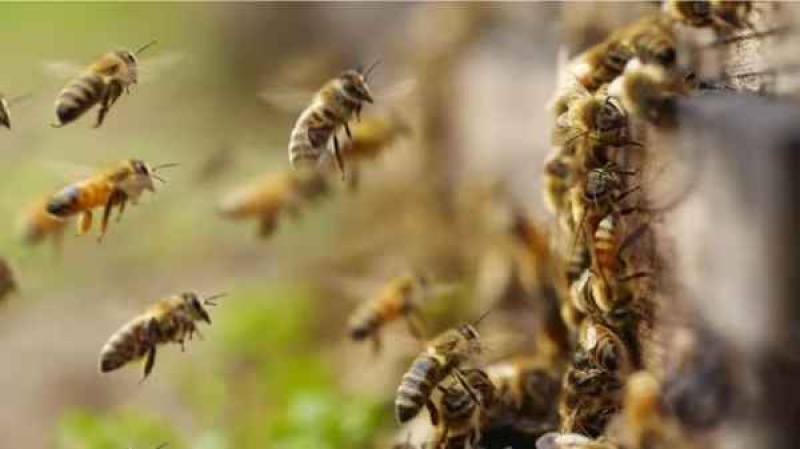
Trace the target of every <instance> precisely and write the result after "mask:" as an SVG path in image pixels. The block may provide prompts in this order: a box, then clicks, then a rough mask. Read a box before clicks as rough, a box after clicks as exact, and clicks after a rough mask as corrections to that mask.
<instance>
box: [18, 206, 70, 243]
mask: <svg viewBox="0 0 800 449" xmlns="http://www.w3.org/2000/svg"><path fill="white" fill-rule="evenodd" d="M49 199H50V196H49V195H48V196H47V197H46V198H44V199H42V200H40V201H36V202H35V203H33V204H31V205H30V207H28V208H27V209H25V210H24V211H23V213H22V215H21V217H20V222H19V229H20V235H21V237H22V240H23V241H24V242H26V243H29V244H32V245H33V244H37V243H39V242H41V241H42V240H44V239H45V238H46V237H48V236H49V237H51V238H52V240H53V244H54V245H55V247H56V248H60V247H61V242H62V240H63V237H64V231H65V230H66V226H67V220H65V219H63V218H60V217H56V216H54V215H52V214H50V213H49V212H47V203H48V201H49Z"/></svg>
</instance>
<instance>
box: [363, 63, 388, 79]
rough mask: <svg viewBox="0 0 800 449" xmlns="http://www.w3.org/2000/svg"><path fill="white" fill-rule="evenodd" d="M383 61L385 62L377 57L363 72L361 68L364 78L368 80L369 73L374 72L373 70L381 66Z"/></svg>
mask: <svg viewBox="0 0 800 449" xmlns="http://www.w3.org/2000/svg"><path fill="white" fill-rule="evenodd" d="M381 62H383V61H381V60H380V59H376V60H375V62H373V63H372V64H371V65H370V66H369V67H367V69H366V70H364V71H363V72H362V71H361V70H359V72H361V75H362V76H363V77H364V80H367V79H369V75H370V73H372V71H373V70H374V69H375V67H377V66H379V65H380V63H381Z"/></svg>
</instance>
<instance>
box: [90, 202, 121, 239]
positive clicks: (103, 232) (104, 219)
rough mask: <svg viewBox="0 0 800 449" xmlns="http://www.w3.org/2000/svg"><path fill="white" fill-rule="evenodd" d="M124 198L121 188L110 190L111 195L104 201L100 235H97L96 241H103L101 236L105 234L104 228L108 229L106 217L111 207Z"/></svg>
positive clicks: (109, 214)
mask: <svg viewBox="0 0 800 449" xmlns="http://www.w3.org/2000/svg"><path fill="white" fill-rule="evenodd" d="M124 198H125V193H124V192H122V191H121V190H114V191H112V192H111V195H109V196H108V200H107V201H106V206H105V208H104V209H103V220H102V221H101V222H100V235H99V236H98V237H97V241H98V242H102V241H103V237H104V236H105V235H106V230H107V229H108V219H109V218H110V217H111V208H112V207H114V205H115V204H117V203H118V202H120V201H123V200H124Z"/></svg>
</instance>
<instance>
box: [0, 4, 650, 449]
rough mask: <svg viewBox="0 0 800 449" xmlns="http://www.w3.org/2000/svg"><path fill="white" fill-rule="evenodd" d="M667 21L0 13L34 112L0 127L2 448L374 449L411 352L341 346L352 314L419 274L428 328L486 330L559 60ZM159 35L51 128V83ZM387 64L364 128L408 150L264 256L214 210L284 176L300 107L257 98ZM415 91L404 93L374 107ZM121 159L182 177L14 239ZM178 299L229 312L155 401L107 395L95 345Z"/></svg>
mask: <svg viewBox="0 0 800 449" xmlns="http://www.w3.org/2000/svg"><path fill="white" fill-rule="evenodd" d="M656 7H657V6H653V5H651V4H625V5H619V4H617V5H612V4H607V5H604V7H602V8H599V7H597V5H576V4H572V5H558V4H494V5H476V4H470V5H467V4H427V5H420V4H357V3H350V4H314V3H308V4H291V5H288V4H235V3H225V4H213V3H210V4H157V3H153V4H124V3H121V4H4V5H3V6H2V7H0V48H2V49H3V51H2V55H3V56H2V58H3V68H2V72H1V73H2V75H0V90H1V91H2V92H3V93H4V94H5V95H7V96H10V97H13V96H16V95H20V94H24V93H31V94H32V97H30V98H29V99H28V100H26V101H24V102H21V103H19V104H18V105H15V107H14V108H13V111H12V126H13V129H12V130H11V132H8V131H6V130H2V131H0V158H2V165H1V166H0V173H2V176H0V189H1V190H2V191H3V192H4V194H3V195H0V217H3V219H2V220H0V250H1V251H2V253H1V254H2V256H4V257H6V258H8V259H9V261H10V262H11V263H12V265H13V267H14V268H15V270H16V272H17V273H18V276H19V280H20V284H21V290H22V291H21V293H20V294H19V295H17V296H16V297H14V298H12V300H10V301H9V302H8V303H7V304H4V305H3V308H2V311H0V312H1V313H0V354H2V355H3V357H4V361H3V364H2V369H0V388H2V400H0V445H2V446H3V447H37V448H44V447H50V448H56V449H78V448H81V449H112V448H113V449H118V448H127V447H131V448H134V449H150V448H153V447H155V446H156V445H157V444H159V443H161V442H169V444H170V447H171V448H197V449H227V448H230V449H233V448H236V449H255V448H264V447H280V448H312V447H313V448H334V447H348V448H360V447H377V446H379V445H382V447H385V442H386V441H388V439H389V438H391V437H392V436H394V432H395V431H396V428H395V425H394V423H393V418H392V398H393V392H394V389H395V388H396V383H397V379H399V376H400V373H401V370H402V369H403V368H404V367H405V366H406V364H407V363H408V361H409V359H410V358H411V357H413V355H414V354H415V352H416V351H417V350H418V346H417V344H416V343H415V342H414V341H413V340H412V339H411V338H410V337H408V336H407V335H406V333H405V332H404V329H403V328H402V326H397V327H399V329H398V328H397V327H395V326H393V327H392V328H391V329H389V333H388V335H387V336H386V340H387V342H391V344H387V345H385V346H386V348H385V349H386V350H385V351H384V353H383V354H382V355H381V356H380V357H378V358H376V357H374V356H373V355H372V353H371V351H370V348H369V347H367V345H355V344H352V343H350V342H349V341H348V339H347V335H346V332H345V323H346V320H347V316H348V314H349V312H350V311H351V310H352V309H353V308H354V307H355V305H356V304H357V303H358V301H360V300H363V299H365V298H366V297H367V296H368V295H369V293H370V292H371V291H372V289H371V287H370V286H372V285H375V284H377V285H380V283H381V282H382V281H385V280H387V279H389V278H390V277H392V276H394V275H397V274H401V273H403V272H405V271H407V270H409V269H420V270H427V271H429V272H432V273H434V274H435V275H436V276H437V277H439V278H441V279H444V280H447V281H450V282H453V283H457V284H458V285H459V286H460V287H459V288H458V289H457V290H456V292H455V293H453V294H452V295H450V296H449V297H448V298H445V299H443V300H442V302H440V303H436V304H430V305H429V307H426V314H428V315H429V316H430V321H431V323H432V325H433V327H434V330H436V329H441V328H444V327H446V326H448V325H452V324H454V323H457V322H459V321H460V320H464V319H467V318H469V317H474V316H476V314H477V313H479V312H480V311H482V309H483V308H484V307H485V306H486V305H487V304H489V303H490V302H491V301H492V300H493V294H494V293H493V292H492V290H491V288H488V293H487V288H486V287H485V286H484V285H482V283H483V282H486V278H487V275H486V274H485V273H484V265H485V264H486V258H487V254H494V253H496V252H497V249H498V248H502V246H503V243H502V237H501V234H502V232H501V231H500V228H502V226H498V224H497V221H498V220H494V219H493V217H495V214H493V213H492V210H493V209H492V206H493V204H495V203H497V202H498V198H499V199H501V200H502V201H510V202H513V203H515V204H520V205H522V207H523V208H525V209H527V210H530V211H531V212H533V213H537V212H541V210H542V206H541V194H540V190H539V188H538V186H539V184H540V179H539V173H540V172H541V169H542V165H543V162H544V157H545V154H546V152H547V151H548V143H549V129H550V126H551V122H550V118H549V116H548V115H547V114H546V112H545V106H546V104H547V101H548V100H549V98H550V96H551V94H552V92H553V89H554V86H555V79H556V68H557V64H556V61H557V54H558V49H559V46H562V47H564V48H566V49H567V50H568V51H570V52H571V53H574V52H575V51H577V50H580V49H582V48H585V47H586V46H587V45H588V44H590V43H593V42H596V41H597V40H599V39H601V38H602V37H603V36H604V35H605V33H606V32H607V30H608V29H610V28H612V27H614V26H615V25H617V24H619V23H625V22H626V21H628V20H629V19H631V18H633V17H637V16H638V15H639V14H640V13H641V12H642V11H644V10H647V9H653V8H656ZM565 11H568V13H565ZM151 39H157V40H158V44H157V46H155V47H153V48H152V49H151V50H148V52H147V53H146V54H143V55H142V58H141V62H140V64H141V71H142V72H143V75H142V78H143V80H142V82H141V84H140V85H139V86H137V87H135V88H134V89H133V90H132V93H131V95H129V96H123V97H122V98H121V99H120V101H119V102H118V103H117V104H116V105H115V107H114V108H113V109H112V110H111V112H110V113H109V116H108V118H107V121H106V124H105V125H104V126H103V127H102V128H101V129H98V130H95V129H92V128H91V121H92V120H91V117H86V118H84V119H83V120H80V121H78V122H76V123H74V124H72V125H69V126H67V127H65V128H63V129H52V128H50V126H49V123H50V122H51V121H52V120H54V113H53V109H54V108H53V101H54V99H55V96H56V95H57V93H58V91H59V90H60V89H61V87H62V86H63V84H64V83H65V81H66V79H65V78H63V76H60V75H59V74H57V73H54V72H55V71H54V70H52V68H53V67H55V66H62V65H63V64H62V61H72V62H74V63H76V64H86V63H88V62H90V61H91V59H92V58H94V57H96V56H97V55H99V54H101V53H103V52H105V51H108V50H111V49H116V48H133V47H137V46H139V45H141V44H142V43H144V42H147V41H149V40H151ZM378 58H380V59H381V60H382V61H383V62H382V64H381V65H380V66H379V67H378V69H377V70H376V71H375V74H374V77H373V79H374V83H373V86H374V89H375V90H376V91H377V92H378V94H377V96H378V100H377V102H376V105H375V106H374V109H375V110H381V108H384V109H383V110H386V109H394V110H397V111H400V112H401V113H402V114H403V115H404V117H405V118H406V119H407V120H409V122H410V123H411V125H412V131H413V132H412V135H411V136H410V137H408V138H406V139H404V140H402V141H400V142H398V143H397V144H396V145H393V146H392V148H390V149H388V150H387V151H386V152H385V154H382V155H381V156H380V157H379V158H378V159H377V160H374V161H366V162H364V163H363V164H361V165H363V166H362V167H360V168H361V174H362V180H361V184H360V188H359V189H358V190H357V191H356V192H351V191H349V190H348V189H346V188H345V187H344V185H342V186H337V187H336V188H335V189H334V192H333V194H332V195H330V196H329V197H328V198H326V199H324V200H323V201H321V202H319V203H317V204H315V205H313V206H310V207H308V208H307V209H306V210H304V211H303V213H302V215H301V216H300V217H299V218H298V219H297V220H289V219H283V220H281V223H280V224H279V229H278V231H277V233H276V234H275V235H274V236H273V237H272V238H270V239H268V240H260V239H258V238H257V236H256V231H255V224H253V223H231V222H227V221H224V220H223V219H221V218H220V217H218V216H217V214H216V205H217V202H218V200H219V198H220V197H222V196H223V195H224V194H225V193H226V192H227V191H229V190H230V189H232V188H234V187H236V186H238V185H240V184H242V183H246V182H248V181H251V180H253V179H257V178H258V177H259V176H263V175H265V174H267V173H270V172H280V171H284V170H287V169H288V160H287V157H286V144H287V141H288V136H289V132H290V130H291V127H292V125H293V123H294V120H295V118H296V116H297V113H298V112H299V111H295V112H292V111H287V110H285V109H282V108H280V107H276V106H275V105H274V104H268V103H266V102H264V101H263V100H262V99H261V97H260V95H259V94H262V93H264V92H271V91H275V92H280V91H282V90H306V91H308V92H311V91H313V90H314V89H316V88H317V87H319V86H320V85H321V84H322V83H323V82H324V81H325V80H327V79H328V78H330V77H332V76H335V75H336V74H338V73H339V72H340V71H341V70H343V69H346V68H351V67H354V66H356V65H358V64H367V63H369V62H372V61H374V60H375V59H378ZM407 79H411V80H413V81H414V82H415V83H416V87H415V89H414V90H412V91H411V92H409V93H408V94H406V95H404V96H402V97H400V98H387V99H386V101H383V102H382V101H381V94H380V92H382V91H389V90H390V89H391V86H392V85H394V84H396V83H399V82H402V81H403V80H407ZM301 106H302V105H301ZM369 109H370V108H368V109H367V110H366V111H365V115H366V114H367V113H368V112H369ZM128 157H137V158H141V159H144V160H146V161H148V162H150V163H151V164H158V163H166V162H177V163H180V167H178V168H175V169H172V170H170V171H169V172H168V173H167V172H165V175H164V176H165V177H167V179H168V183H167V184H166V185H165V186H164V187H163V188H160V189H159V191H158V192H157V193H156V194H155V195H145V197H144V198H143V201H142V202H141V204H140V205H138V206H136V207H132V208H130V209H129V210H128V211H127V212H126V216H125V217H124V219H123V221H122V222H121V223H119V224H116V223H112V226H111V229H110V232H109V234H108V236H107V238H106V240H105V241H104V242H103V243H102V244H97V243H96V242H95V240H94V238H93V236H85V237H76V236H74V231H73V230H72V227H71V228H70V229H69V230H68V231H67V235H66V238H65V242H64V248H63V251H62V252H61V253H60V254H59V253H57V252H56V251H54V250H53V248H51V247H50V246H49V245H47V244H42V245H38V246H36V247H31V246H28V245H25V244H24V243H22V242H21V241H20V239H19V230H18V223H17V218H16V217H17V216H18V214H19V213H20V212H21V211H22V210H23V209H24V208H25V207H26V206H27V205H28V204H30V203H31V202H33V201H36V200H37V199H40V198H41V197H43V196H44V195H46V194H47V193H49V192H52V191H53V190H54V189H57V188H59V187H61V186H63V185H64V184H65V183H67V182H69V181H70V180H71V179H74V177H75V174H74V171H73V170H72V169H74V168H75V167H77V166H85V167H102V166H105V165H107V164H109V163H113V162H115V161H117V160H119V159H124V158H128ZM502 201H501V202H502ZM501 215H502V214H501ZM499 221H502V219H500V220H499ZM501 252H502V251H501ZM492 273H493V272H490V274H489V275H488V278H489V284H492V285H493V283H492V282H491V281H492V280H493V279H492V278H493V277H495V275H494V274H492ZM497 276H501V275H500V274H498V275H497ZM495 284H496V282H495ZM184 290H195V291H198V292H200V293H204V294H210V293H215V292H222V291H224V292H228V293H229V296H228V297H226V298H225V299H224V300H221V301H220V306H219V307H217V308H216V309H215V310H213V311H212V315H213V320H214V324H213V326H211V327H210V328H207V329H203V334H204V336H205V340H203V341H193V342H191V343H190V344H189V345H188V347H187V351H186V352H185V353H181V352H180V349H179V348H178V347H177V346H175V347H168V348H165V349H164V350H162V351H161V352H160V354H159V360H158V362H157V365H156V368H155V371H154V375H153V376H152V377H151V378H149V379H148V380H147V381H146V382H144V383H140V382H139V380H140V371H139V369H137V367H136V366H132V367H130V368H128V369H124V370H121V371H119V372H115V373H112V374H109V375H103V376H101V375H100V374H99V373H98V371H97V357H98V352H99V350H100V348H101V346H102V345H103V343H104V342H105V341H106V340H107V338H108V337H109V335H111V333H112V332H114V331H115V330H116V329H117V328H118V327H119V326H120V325H121V324H123V323H124V322H125V321H126V320H128V319H129V318H130V317H132V316H134V315H135V314H137V313H140V312H141V311H142V310H144V309H145V308H146V307H147V305H148V304H149V303H151V302H153V301H154V300H156V299H157V298H159V297H162V296H164V295H167V294H171V293H175V292H180V291H184ZM516 319H517V321H516V322H514V323H512V324H513V325H518V326H525V327H527V328H528V329H529V328H530V326H535V320H533V319H531V320H529V321H525V320H526V319H527V318H526V315H525V314H521V315H518V316H517V317H516ZM493 320H494V321H495V325H496V326H498V327H501V326H505V328H506V329H512V330H513V329H514V328H513V327H509V326H511V325H509V324H508V323H506V322H503V321H502V317H495V318H493Z"/></svg>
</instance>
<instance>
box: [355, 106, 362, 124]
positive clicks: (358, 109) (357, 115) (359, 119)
mask: <svg viewBox="0 0 800 449" xmlns="http://www.w3.org/2000/svg"><path fill="white" fill-rule="evenodd" d="M355 116H356V121H358V122H360V121H361V104H360V103H359V105H358V106H356V109H355Z"/></svg>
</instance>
